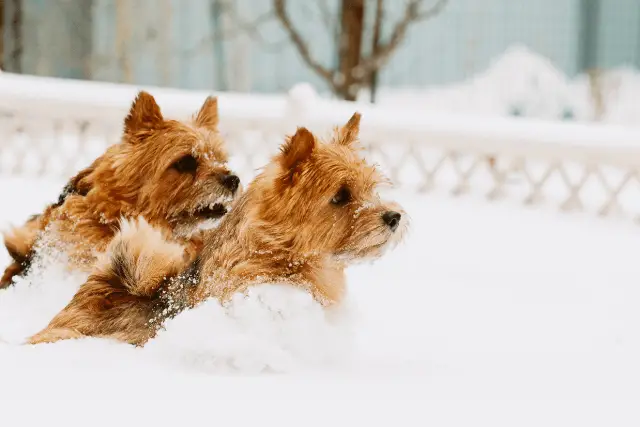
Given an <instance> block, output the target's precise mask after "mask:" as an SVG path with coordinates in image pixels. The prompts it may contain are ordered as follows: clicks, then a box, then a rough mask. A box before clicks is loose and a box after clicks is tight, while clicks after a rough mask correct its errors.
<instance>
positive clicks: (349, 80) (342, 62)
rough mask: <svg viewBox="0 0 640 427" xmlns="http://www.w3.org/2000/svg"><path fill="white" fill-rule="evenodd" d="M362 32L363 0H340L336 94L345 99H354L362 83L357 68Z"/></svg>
mask: <svg viewBox="0 0 640 427" xmlns="http://www.w3.org/2000/svg"><path fill="white" fill-rule="evenodd" d="M363 33H364V0H342V7H341V25H340V45H339V46H338V52H339V59H338V71H339V75H340V80H339V81H338V82H336V86H337V88H336V94H337V95H339V96H340V97H341V98H343V99H345V100H347V101H355V100H356V98H357V96H358V90H359V89H360V87H361V85H362V80H363V77H364V76H363V75H361V74H362V71H361V70H359V69H358V65H359V64H360V60H361V54H362V37H363Z"/></svg>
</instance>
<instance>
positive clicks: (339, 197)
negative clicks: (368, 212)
mask: <svg viewBox="0 0 640 427" xmlns="http://www.w3.org/2000/svg"><path fill="white" fill-rule="evenodd" d="M350 201H351V192H350V191H349V189H348V188H347V187H342V188H341V189H340V190H338V192H337V193H336V195H335V196H333V198H332V199H331V204H332V205H336V206H344V205H346V204H347V203H349V202H350Z"/></svg>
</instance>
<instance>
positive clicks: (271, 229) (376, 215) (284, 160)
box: [247, 113, 407, 262]
mask: <svg viewBox="0 0 640 427" xmlns="http://www.w3.org/2000/svg"><path fill="white" fill-rule="evenodd" d="M359 124H360V115H359V114H358V113H356V114H354V115H353V117H352V118H351V119H350V120H349V122H348V123H347V124H346V125H345V126H343V127H341V128H339V129H336V132H335V134H334V136H333V138H332V140H331V141H330V142H328V143H324V142H322V141H320V140H319V139H318V138H316V137H315V136H314V135H313V134H312V133H311V132H309V131H308V130H307V129H305V128H299V129H298V131H297V132H296V134H295V135H293V136H292V137H290V138H288V139H287V141H286V142H285V143H284V144H283V145H282V147H281V152H280V153H279V154H278V155H277V156H276V157H275V158H274V160H273V161H272V162H271V163H270V164H269V165H268V166H267V168H266V169H265V171H264V172H263V173H262V174H261V175H260V176H259V177H258V178H257V179H256V180H255V181H254V182H253V183H252V184H251V186H250V188H249V191H248V194H247V196H250V197H251V198H252V200H253V203H252V206H254V208H253V209H252V211H251V213H250V215H248V221H252V222H255V224H258V226H259V229H260V233H261V237H260V238H261V239H262V240H263V241H264V242H265V243H272V244H276V245H277V246H279V247H282V248H286V249H288V250H290V251H292V252H294V253H297V254H300V255H303V256H306V255H314V254H318V255H327V254H328V255H331V256H333V257H335V258H336V259H339V260H342V261H346V262H349V261H357V260H363V259H371V258H376V257H378V256H380V255H381V254H382V253H383V252H384V250H385V249H387V248H388V247H390V246H393V245H394V244H395V243H397V242H398V241H399V240H400V239H401V237H402V235H403V234H404V231H405V229H406V225H407V221H406V215H404V212H403V210H402V208H400V206H398V205H397V204H394V203H389V202H385V201H383V200H381V199H380V197H379V195H378V193H377V191H376V189H377V187H378V185H379V184H381V183H385V182H387V181H386V180H385V179H384V177H383V176H382V175H381V174H380V173H379V172H378V170H377V169H376V168H375V167H374V166H372V165H369V164H367V163H366V162H365V160H364V159H363V158H362V157H361V156H360V155H359V143H358V133H359Z"/></svg>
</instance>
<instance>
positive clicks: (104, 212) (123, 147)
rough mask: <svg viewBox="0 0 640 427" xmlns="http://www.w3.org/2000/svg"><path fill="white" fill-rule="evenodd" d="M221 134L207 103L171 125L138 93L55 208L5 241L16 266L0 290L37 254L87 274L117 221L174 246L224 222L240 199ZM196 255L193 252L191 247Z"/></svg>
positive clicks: (212, 102) (212, 104) (213, 104)
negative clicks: (53, 254)
mask: <svg viewBox="0 0 640 427" xmlns="http://www.w3.org/2000/svg"><path fill="white" fill-rule="evenodd" d="M226 162H227V152H226V149H225V146H224V142H223V140H222V138H221V136H220V134H219V132H218V103H217V100H216V98H211V97H210V98H207V100H206V101H205V102H204V104H203V105H202V107H201V108H200V110H199V111H198V112H197V113H196V114H195V115H194V117H193V119H192V120H189V121H177V120H168V119H165V118H164V117H163V116H162V113H161V112H160V107H159V106H158V104H157V103H156V101H155V99H154V98H153V96H151V95H150V94H148V93H146V92H140V93H139V94H138V96H137V98H136V100H135V101H134V102H133V104H132V106H131V109H130V111H129V114H128V115H127V117H126V119H125V121H124V132H123V136H122V141H121V142H120V143H118V144H115V145H112V146H111V147H109V148H108V149H107V151H106V152H105V153H104V154H103V155H101V156H100V157H98V158H97V159H96V160H95V161H94V162H93V164H92V165H91V166H90V167H88V168H86V169H84V170H83V171H81V172H80V173H79V174H77V175H76V176H75V177H74V178H73V179H72V180H71V181H70V182H69V184H68V185H67V186H66V187H65V190H64V191H63V193H62V194H61V196H60V200H59V201H58V203H56V204H53V205H50V206H49V207H48V208H47V209H46V210H45V211H44V213H43V214H41V215H39V216H36V217H34V218H32V219H31V220H30V221H29V222H27V224H25V225H24V226H22V227H20V228H17V229H14V230H12V231H11V232H9V233H7V234H6V235H5V245H6V247H7V249H8V251H9V253H10V255H11V256H12V258H13V260H14V261H13V262H12V264H11V265H10V266H9V267H8V268H7V269H6V271H5V273H4V277H3V278H2V281H1V282H0V289H1V288H2V287H5V286H8V285H9V284H11V283H12V280H13V277H14V276H15V275H17V274H21V273H23V271H24V269H25V268H26V267H27V266H28V264H29V263H30V262H31V261H32V259H33V258H34V256H36V255H37V253H38V252H42V251H48V250H51V249H54V250H56V251H61V252H64V253H66V254H68V255H69V262H70V265H71V267H72V268H74V269H81V270H86V271H91V268H93V263H94V261H95V257H96V254H97V253H100V252H103V251H104V250H105V249H106V247H107V245H108V243H109V242H110V241H111V239H112V238H113V236H114V235H115V234H116V233H117V231H118V227H119V222H120V220H121V219H122V218H125V219H126V218H129V219H130V218H137V217H138V216H143V217H144V218H145V219H146V220H147V221H149V223H150V224H152V225H153V226H154V227H159V228H161V229H163V230H166V231H167V232H168V233H169V234H170V235H171V236H172V237H173V238H176V239H181V240H183V241H187V240H192V243H193V244H194V245H196V244H197V240H196V239H191V237H192V236H191V235H192V233H194V231H195V230H196V229H197V228H198V227H199V226H200V225H202V224H203V222H206V221H208V220H210V219H218V218H220V217H222V216H223V215H224V214H225V213H226V211H227V208H228V207H229V205H230V203H231V202H232V201H233V199H234V197H235V196H236V195H237V194H239V192H240V191H239V183H240V180H239V178H238V177H237V176H236V175H235V174H233V173H231V172H230V171H229V169H228V168H227V165H226ZM188 249H190V250H191V252H195V246H194V247H188Z"/></svg>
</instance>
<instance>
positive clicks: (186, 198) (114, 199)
mask: <svg viewBox="0 0 640 427" xmlns="http://www.w3.org/2000/svg"><path fill="white" fill-rule="evenodd" d="M89 170H90V171H89V173H87V174H86V175H85V176H83V177H81V179H80V180H79V181H78V182H77V183H76V185H77V186H84V187H85V188H87V189H88V191H87V196H88V197H90V198H92V201H93V202H95V204H96V207H97V208H98V209H101V211H102V212H109V211H111V210H113V208H112V207H113V206H114V205H116V206H117V207H118V210H119V211H118V214H119V215H125V216H133V215H143V216H144V217H145V218H146V219H147V220H148V221H149V222H151V223H154V222H158V221H161V222H166V223H168V224H170V225H171V227H172V228H173V229H174V231H176V232H177V233H178V234H185V235H186V234H189V233H191V232H192V231H193V230H194V229H195V228H196V227H198V226H200V225H202V224H203V223H205V222H208V221H209V220H216V219H219V218H220V217H222V216H223V215H224V214H225V213H226V212H227V210H228V208H229V206H230V204H231V202H232V201H233V200H234V198H235V197H236V196H237V195H238V194H239V193H240V192H241V187H240V180H239V178H238V177H237V176H236V175H235V174H234V173H232V172H231V171H230V170H229V169H228V167H227V152H226V150H225V146H224V141H223V140H222V138H221V136H220V133H219V132H218V104H217V100H216V98H211V97H209V98H207V99H206V101H205V102H204V104H203V105H202V107H201V108H200V110H199V111H198V112H197V113H196V114H195V115H194V116H193V118H192V119H191V120H189V121H177V120H169V119H165V118H164V117H163V116H162V113H161V112H160V107H159V106H158V104H157V103H156V101H155V99H154V98H153V96H151V95H150V94H148V93H146V92H140V93H139V94H138V96H137V98H136V99H135V101H134V102H133V105H132V106H131V109H130V111H129V114H128V115H127V117H126V118H125V121H124V133H123V137H122V141H121V143H119V144H116V145H114V146H112V147H110V148H109V149H108V150H107V152H106V153H105V154H104V155H102V156H101V157H100V158H99V159H98V160H97V161H96V162H94V164H93V165H92V166H91V167H90V168H89ZM110 207H111V208H110ZM114 219H116V220H117V219H119V218H114Z"/></svg>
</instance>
